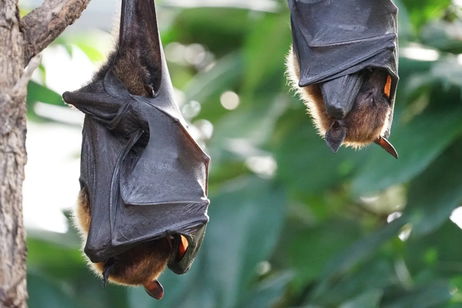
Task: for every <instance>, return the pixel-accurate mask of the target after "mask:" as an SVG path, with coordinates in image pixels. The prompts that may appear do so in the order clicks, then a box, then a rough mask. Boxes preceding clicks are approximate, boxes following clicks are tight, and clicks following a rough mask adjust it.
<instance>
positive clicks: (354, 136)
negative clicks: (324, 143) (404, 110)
mask: <svg viewBox="0 0 462 308" xmlns="http://www.w3.org/2000/svg"><path fill="white" fill-rule="evenodd" d="M286 65H287V75H288V79H289V82H290V84H291V86H292V88H293V89H295V90H296V91H297V93H298V94H299V96H300V97H301V98H302V100H303V101H304V103H305V105H306V106H307V109H308V113H309V114H310V116H311V118H312V119H313V122H314V124H315V127H316V129H317V131H318V133H319V135H321V136H322V137H323V138H324V137H325V135H326V132H327V130H328V129H329V128H330V127H331V125H332V123H333V122H334V121H335V119H334V118H333V117H331V116H329V115H328V114H327V111H326V107H325V104H324V99H323V97H322V93H321V89H320V87H319V85H318V84H311V85H308V86H306V87H300V86H299V85H298V83H299V81H300V67H299V64H298V60H297V57H296V55H295V53H294V52H293V49H292V48H291V49H290V51H289V55H288V56H287V61H286ZM380 73H381V72H380V71H377V74H375V73H373V74H375V75H370V76H369V77H370V78H369V79H368V80H366V82H365V84H364V85H363V87H361V90H360V91H359V93H358V96H357V97H356V100H355V102H354V105H353V108H352V109H351V111H350V112H349V113H348V114H347V116H346V117H345V118H344V119H342V120H337V121H339V122H340V124H341V125H342V126H344V127H345V128H346V129H347V133H346V137H345V140H344V142H343V145H345V146H349V147H353V148H360V147H363V146H365V145H367V144H369V143H372V142H374V141H375V140H376V139H377V138H378V137H379V136H382V135H383V134H384V132H385V130H386V127H387V124H388V121H389V116H390V114H391V108H390V106H389V104H388V102H387V101H386V100H387V98H386V97H385V96H383V97H378V98H377V100H376V102H375V104H372V105H371V104H364V103H362V102H363V98H364V96H365V95H367V92H368V90H369V88H370V87H372V86H373V85H374V84H375V85H376V84H378V83H380V82H381V81H382V80H381V79H380V81H379V80H378V78H383V86H385V82H386V75H381V74H380ZM382 76H383V77H382ZM381 89H382V90H383V87H382V88H381Z"/></svg>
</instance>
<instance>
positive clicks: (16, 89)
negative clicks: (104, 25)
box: [0, 0, 89, 308]
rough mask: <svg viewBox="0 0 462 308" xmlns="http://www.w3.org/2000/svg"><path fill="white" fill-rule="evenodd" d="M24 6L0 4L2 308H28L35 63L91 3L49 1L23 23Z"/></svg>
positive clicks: (11, 1)
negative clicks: (28, 175)
mask: <svg viewBox="0 0 462 308" xmlns="http://www.w3.org/2000/svg"><path fill="white" fill-rule="evenodd" d="M17 1H18V0H0V308H3V307H7V308H23V307H26V306H27V304H26V301H27V289H26V245H25V231H24V225H23V215H22V183H23V180H24V166H25V164H26V160H27V158H26V148H25V140H26V104H25V98H26V86H27V82H28V80H29V79H30V75H31V74H32V71H33V70H34V69H35V67H36V66H37V65H38V60H35V61H34V59H33V60H32V61H31V63H30V65H29V68H28V69H26V70H24V67H25V66H26V65H28V64H29V60H30V59H31V58H33V57H34V56H35V55H36V54H38V53H39V52H40V51H41V50H42V49H44V48H45V47H46V46H47V45H48V44H50V43H51V42H52V41H53V40H54V39H55V38H56V37H57V36H58V35H59V34H60V33H61V32H62V31H63V30H64V29H65V28H66V27H67V26H68V25H69V24H71V23H73V22H74V21H75V19H77V18H78V17H79V16H80V13H81V12H82V11H83V10H84V9H85V7H86V6H87V4H88V2H89V0H59V1H58V0H45V1H44V3H43V4H42V5H41V6H40V7H39V8H37V9H35V10H34V11H32V12H31V13H30V14H29V15H27V16H26V17H24V18H23V20H20V18H19V10H18V6H17Z"/></svg>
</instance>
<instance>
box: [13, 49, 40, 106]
mask: <svg viewBox="0 0 462 308" xmlns="http://www.w3.org/2000/svg"><path fill="white" fill-rule="evenodd" d="M41 58H42V56H41V55H40V54H38V55H36V56H35V57H33V58H32V59H31V60H30V61H29V64H28V65H27V66H26V68H25V69H24V72H23V73H22V75H21V77H20V78H19V80H18V81H17V82H16V84H15V85H14V87H13V89H12V90H11V96H12V97H23V96H25V94H26V87H27V84H28V83H29V81H30V79H31V78H32V74H33V73H34V71H35V70H36V69H37V67H38V66H39V64H40V60H41Z"/></svg>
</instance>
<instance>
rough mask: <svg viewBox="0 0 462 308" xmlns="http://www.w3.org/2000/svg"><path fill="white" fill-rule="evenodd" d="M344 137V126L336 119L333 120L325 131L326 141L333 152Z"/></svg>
mask: <svg viewBox="0 0 462 308" xmlns="http://www.w3.org/2000/svg"><path fill="white" fill-rule="evenodd" d="M345 137H346V128H345V127H343V126H342V125H340V123H339V122H338V121H334V123H332V125H331V126H330V128H329V130H328V131H327V132H326V136H325V139H326V143H327V145H328V146H329V148H330V149H331V150H332V151H333V152H337V151H338V148H339V147H340V145H342V143H343V141H344V140H345Z"/></svg>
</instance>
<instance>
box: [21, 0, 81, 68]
mask: <svg viewBox="0 0 462 308" xmlns="http://www.w3.org/2000/svg"><path fill="white" fill-rule="evenodd" d="M88 2H90V0H45V1H44V2H43V3H42V5H41V6H39V7H38V8H36V9H34V10H33V11H32V12H30V13H29V14H27V15H26V16H25V17H24V18H22V19H21V30H22V32H23V37H24V60H25V61H24V63H25V65H27V64H28V63H29V60H30V59H31V58H32V57H34V56H35V55H36V54H38V53H39V52H41V51H42V50H43V49H45V47H47V46H48V45H49V44H50V43H51V42H52V41H53V40H54V39H55V38H56V37H57V36H58V35H59V34H61V32H63V31H64V29H65V28H66V27H67V26H69V25H70V24H72V23H74V21H75V20H76V19H77V18H79V17H80V14H81V13H82V11H83V10H84V9H85V8H86V7H87V4H88Z"/></svg>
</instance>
